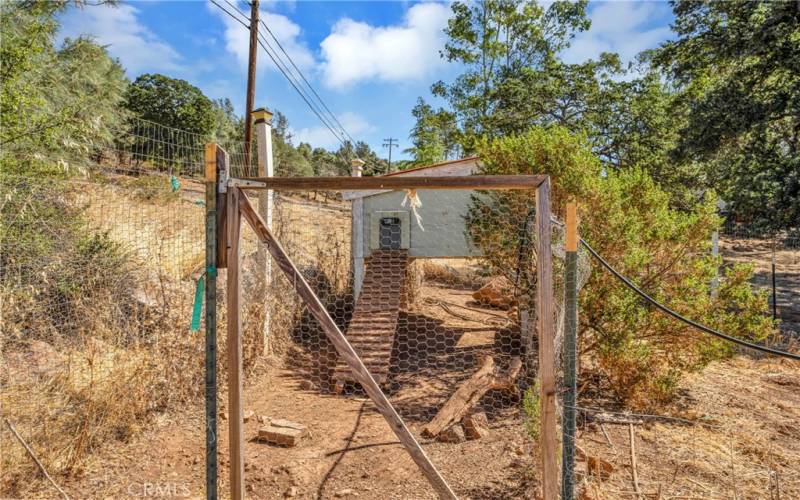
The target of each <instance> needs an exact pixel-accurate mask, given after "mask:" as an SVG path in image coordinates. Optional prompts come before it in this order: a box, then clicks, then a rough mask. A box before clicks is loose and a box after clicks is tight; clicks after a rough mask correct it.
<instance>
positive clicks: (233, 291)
mask: <svg viewBox="0 0 800 500" xmlns="http://www.w3.org/2000/svg"><path fill="white" fill-rule="evenodd" d="M239 193H240V191H239V190H238V189H230V190H229V191H228V193H227V198H228V203H227V205H228V206H227V217H226V218H227V221H228V224H227V226H228V227H227V242H228V245H227V246H228V249H227V250H228V276H227V287H228V288H227V297H226V299H227V305H228V332H227V333H228V339H227V340H228V415H229V417H230V418H229V422H228V438H229V439H228V445H229V447H230V476H231V498H232V499H234V500H240V499H242V498H244V415H243V412H242V334H241V331H242V319H241V315H240V307H239V304H240V302H241V294H242V287H241V284H240V280H239V239H240V234H239V233H240V227H241V221H242V219H241V216H240V214H239ZM243 197H244V196H243Z"/></svg>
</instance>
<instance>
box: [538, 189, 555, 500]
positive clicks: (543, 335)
mask: <svg viewBox="0 0 800 500" xmlns="http://www.w3.org/2000/svg"><path fill="white" fill-rule="evenodd" d="M536 230H537V240H538V247H539V248H538V255H537V266H536V268H537V269H536V271H537V277H538V280H537V281H538V287H537V299H538V300H537V302H538V318H537V320H538V326H539V328H538V330H539V382H540V387H541V398H540V401H541V441H542V442H541V451H542V493H543V497H544V500H556V499H557V498H558V489H559V488H558V475H559V472H558V446H557V438H556V432H557V428H556V366H555V345H554V339H555V330H554V329H553V319H554V318H553V255H552V249H551V247H550V238H551V236H550V231H551V229H550V179H549V178H548V179H547V180H545V181H544V182H543V183H542V185H541V186H539V189H538V191H537V192H536Z"/></svg>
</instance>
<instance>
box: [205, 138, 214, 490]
mask: <svg viewBox="0 0 800 500" xmlns="http://www.w3.org/2000/svg"><path fill="white" fill-rule="evenodd" d="M205 164H206V165H205V167H206V168H205V181H206V205H205V208H206V276H205V280H206V295H205V309H206V315H205V330H206V339H205V341H206V342H205V344H206V345H205V398H206V498H208V499H213V500H216V498H217V145H216V144H206V147H205Z"/></svg>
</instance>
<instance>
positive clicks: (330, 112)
mask: <svg viewBox="0 0 800 500" xmlns="http://www.w3.org/2000/svg"><path fill="white" fill-rule="evenodd" d="M261 25H262V26H263V27H264V29H265V30H267V33H269V36H270V37H272V39H273V40H275V43H276V44H277V45H278V48H280V49H281V52H283V54H284V55H285V56H286V58H287V59H288V60H289V62H290V63H291V65H292V67H293V68H294V69H295V71H297V74H299V75H300V78H302V79H303V81H304V82H305V84H306V86H307V87H308V88H309V89H311V92H312V93H313V94H314V95H315V96H316V98H317V100H318V101H319V102H320V104H322V106H323V107H324V108H325V110H326V111H327V112H328V114H330V116H331V117H332V118H333V120H334V121H335V122H336V124H337V125H338V126H339V128H340V129H341V130H342V132H344V134H345V135H346V136H347V138H348V139H350V141H351V142H352V143H353V144H355V143H356V140H355V139H353V137H352V136H351V135H350V133H349V132H348V131H347V129H346V128H344V125H342V123H341V122H340V121H339V119H338V118H337V117H336V115H335V114H334V113H333V111H331V110H330V108H329V107H328V106H327V105H326V104H325V101H323V100H322V97H320V95H319V94H318V93H317V91H316V89H314V87H313V86H312V85H311V83H310V82H309V81H308V79H306V77H305V75H304V74H303V72H302V71H300V68H298V67H297V65H296V64H295V62H294V59H292V57H291V56H290V55H289V54H288V53H287V52H286V49H284V48H283V45H281V42H279V41H278V39H277V38H276V37H275V35H274V34H273V33H272V30H270V29H269V26H267V24H266V23H265V22H264V21H263V20H262V21H261Z"/></svg>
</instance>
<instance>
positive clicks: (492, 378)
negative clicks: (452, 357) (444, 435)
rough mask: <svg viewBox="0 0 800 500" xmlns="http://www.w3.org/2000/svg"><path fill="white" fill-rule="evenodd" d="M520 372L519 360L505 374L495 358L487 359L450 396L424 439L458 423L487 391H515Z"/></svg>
mask: <svg viewBox="0 0 800 500" xmlns="http://www.w3.org/2000/svg"><path fill="white" fill-rule="evenodd" d="M521 370H522V360H521V359H520V358H518V357H515V358H513V359H512V360H511V365H510V366H509V367H508V370H506V371H505V373H500V371H499V369H497V368H496V367H495V364H494V358H492V357H491V356H487V357H486V358H484V360H483V364H482V365H481V367H480V368H479V369H478V371H476V372H475V373H474V374H473V375H472V376H471V377H470V378H469V379H468V380H467V381H466V382H464V383H463V384H462V385H461V386H460V387H459V388H458V389H457V390H456V392H454V393H453V395H452V396H450V399H449V400H447V403H445V405H444V406H442V408H441V410H439V413H437V414H436V416H435V417H433V420H431V421H430V422H429V423H428V425H426V426H425V427H424V428H423V429H422V434H423V435H425V436H426V437H430V438H433V437H436V436H438V435H439V433H440V432H442V431H443V430H445V429H447V428H448V427H450V426H452V425H453V424H455V423H457V422H458V421H460V420H461V419H462V418H463V417H464V415H466V414H467V413H469V412H470V410H472V408H473V407H474V406H475V405H476V404H478V402H479V401H480V399H481V398H482V397H483V395H484V394H486V393H487V392H489V391H490V390H504V391H516V390H517V386H516V384H515V381H516V379H517V377H518V376H519V372H520V371H521Z"/></svg>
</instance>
